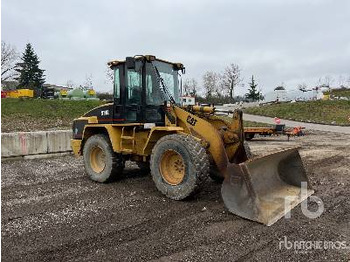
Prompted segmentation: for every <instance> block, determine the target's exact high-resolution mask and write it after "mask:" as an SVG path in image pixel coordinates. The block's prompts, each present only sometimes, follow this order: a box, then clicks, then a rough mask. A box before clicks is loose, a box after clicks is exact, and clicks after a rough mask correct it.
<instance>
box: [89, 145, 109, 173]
mask: <svg viewBox="0 0 350 262" xmlns="http://www.w3.org/2000/svg"><path fill="white" fill-rule="evenodd" d="M90 163H91V168H92V170H93V171H94V172H96V173H101V172H102V171H103V170H104V169H105V167H106V154H105V152H104V151H103V149H102V148H101V147H99V146H95V147H93V148H92V150H91V153H90Z"/></svg>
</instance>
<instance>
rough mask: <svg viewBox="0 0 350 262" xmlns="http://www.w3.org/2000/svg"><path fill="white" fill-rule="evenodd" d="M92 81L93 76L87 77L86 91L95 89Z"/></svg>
mask: <svg viewBox="0 0 350 262" xmlns="http://www.w3.org/2000/svg"><path fill="white" fill-rule="evenodd" d="M92 79H93V77H92V74H90V75H85V82H84V88H85V89H93V84H92Z"/></svg>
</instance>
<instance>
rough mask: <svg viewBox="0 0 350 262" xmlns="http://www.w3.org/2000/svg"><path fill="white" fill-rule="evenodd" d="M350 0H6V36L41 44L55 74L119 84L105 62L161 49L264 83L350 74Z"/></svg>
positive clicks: (59, 78) (204, 67)
mask: <svg viewBox="0 0 350 262" xmlns="http://www.w3.org/2000/svg"><path fill="white" fill-rule="evenodd" d="M349 32H350V1H348V0H334V1H331V0H293V1H292V0H265V1H264V0H237V1H235V0H215V1H214V0H210V1H209V0H197V1H191V0H177V1H174V0H138V1H137V0H124V1H120V0H108V1H107V0H98V1H97V0H94V1H87V0H49V1H48V0H31V1H26V0H2V1H1V39H2V41H5V42H6V43H8V44H11V45H14V46H15V47H16V48H17V50H18V51H19V52H21V53H22V52H23V50H24V47H25V45H26V43H28V42H30V43H32V44H33V46H34V49H35V51H36V53H37V55H38V56H39V58H40V60H41V68H42V69H45V70H46V71H45V74H46V82H47V83H51V84H58V85H65V84H66V83H67V81H68V80H70V81H73V82H74V83H75V84H76V85H80V84H83V83H84V82H85V80H86V78H87V77H88V76H92V81H93V85H94V88H95V89H96V90H97V91H110V90H112V84H111V83H109V82H108V81H107V78H106V71H107V70H108V68H107V66H106V63H107V62H108V61H110V60H113V59H125V57H126V56H134V55H138V54H153V55H156V56H157V57H159V58H162V59H166V60H170V61H173V62H182V63H183V64H184V65H185V66H186V75H185V76H184V78H195V79H196V80H197V81H198V82H199V83H201V82H202V76H203V74H204V73H205V72H206V71H215V72H222V71H223V70H224V68H225V67H226V66H228V65H229V64H230V63H235V64H238V65H239V66H240V67H241V69H242V77H243V82H242V83H243V84H244V86H242V85H241V86H238V87H237V88H236V90H235V93H236V95H237V94H238V95H239V94H241V95H242V94H244V93H246V91H247V88H248V82H249V81H250V78H251V76H252V75H254V76H255V78H256V80H257V83H258V87H259V88H260V89H261V90H262V92H263V93H266V92H269V91H271V90H273V89H274V88H275V87H276V86H278V85H280V84H282V83H283V84H284V85H285V87H286V88H287V89H295V88H296V87H297V85H298V84H301V83H305V84H307V85H308V86H310V87H312V86H315V85H316V84H317V83H318V80H319V78H320V77H325V76H329V77H331V78H332V79H334V82H333V85H338V82H339V78H341V77H342V78H345V79H347V78H349V77H350V33H349Z"/></svg>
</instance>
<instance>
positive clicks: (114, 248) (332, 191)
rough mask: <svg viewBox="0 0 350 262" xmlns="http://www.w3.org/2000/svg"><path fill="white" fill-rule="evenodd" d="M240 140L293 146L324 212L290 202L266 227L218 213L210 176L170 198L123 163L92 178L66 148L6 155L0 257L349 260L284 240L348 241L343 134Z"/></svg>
mask: <svg viewBox="0 0 350 262" xmlns="http://www.w3.org/2000/svg"><path fill="white" fill-rule="evenodd" d="M250 145H251V148H252V151H253V153H254V154H255V155H261V154H265V153H268V152H273V151H274V150H276V149H282V148H287V147H292V146H297V145H299V146H302V149H301V150H300V153H301V156H302V158H303V161H304V164H305V167H306V170H307V172H308V174H309V178H310V181H311V183H312V186H313V187H314V189H315V190H316V194H315V195H316V196H318V197H319V198H321V199H322V201H323V203H324V206H325V211H324V213H323V214H322V215H321V216H320V217H319V218H317V219H309V218H307V217H305V216H304V215H303V214H302V212H301V209H300V206H298V207H297V208H295V209H294V210H293V211H292V217H291V218H290V219H281V220H279V221H278V222H277V223H276V224H274V225H273V226H271V227H266V226H263V225H261V224H258V223H256V222H252V221H248V220H245V219H242V218H240V217H237V216H235V215H233V214H231V213H228V212H227V211H226V209H225V208H224V204H223V202H222V200H221V198H220V185H219V184H217V183H215V182H213V181H211V180H208V181H207V183H206V184H205V185H204V188H203V190H202V191H201V192H200V193H199V194H198V195H196V196H195V197H193V198H192V199H190V200H187V201H172V200H169V199H167V198H165V197H163V195H162V194H161V193H159V192H158V191H157V190H156V188H155V186H154V184H153V182H152V179H151V177H150V175H148V174H146V173H142V172H140V170H139V169H138V168H137V167H136V166H135V165H133V164H132V163H128V166H127V169H126V170H125V176H124V178H123V179H121V180H120V181H118V182H114V183H111V184H98V183H94V182H92V181H90V180H89V179H88V178H87V177H86V176H85V174H84V169H83V164H82V160H81V159H76V158H74V157H73V156H66V157H61V158H53V159H41V160H26V161H6V162H2V166H1V171H2V176H1V178H2V184H1V188H2V192H1V199H2V206H1V210H2V221H1V229H2V231H1V243H2V249H1V250H2V253H1V256H2V260H3V261H102V260H105V261H148V260H153V261H235V260H237V261H245V260H248V261H292V260H302V261H307V260H317V261H321V260H326V261H336V260H337V261H339V260H343V261H345V260H349V259H350V252H349V251H350V249H340V248H339V246H338V248H337V246H329V245H328V248H323V249H317V248H311V249H308V250H307V249H300V250H298V249H293V248H290V243H292V242H294V241H333V242H332V243H336V242H334V241H346V244H347V245H348V246H349V245H350V225H349V221H350V191H349V188H350V171H349V170H350V135H339V134H336V133H320V132H318V133H309V134H308V135H307V136H305V137H298V138H292V139H291V141H290V142H287V141H286V137H271V138H261V139H254V140H252V141H251V142H250ZM310 206H311V207H312V208H315V207H316V205H315V204H314V205H312V204H310ZM283 241H285V242H286V243H287V245H285V244H284V243H285V242H283ZM322 243H324V242H322ZM288 248H290V249H288Z"/></svg>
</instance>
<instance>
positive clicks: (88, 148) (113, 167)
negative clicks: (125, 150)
mask: <svg viewBox="0 0 350 262" xmlns="http://www.w3.org/2000/svg"><path fill="white" fill-rule="evenodd" d="M83 158H84V166H85V171H86V173H87V174H88V175H89V177H90V178H91V180H94V181H96V182H100V183H104V182H111V181H113V180H115V179H116V178H117V177H120V176H121V175H122V172H123V169H124V161H123V158H122V157H121V155H118V154H116V153H115V152H114V151H113V148H112V145H111V143H110V141H109V138H108V137H107V136H106V135H102V134H99V135H93V136H91V137H89V138H88V140H87V141H86V143H85V145H84V149H83Z"/></svg>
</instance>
